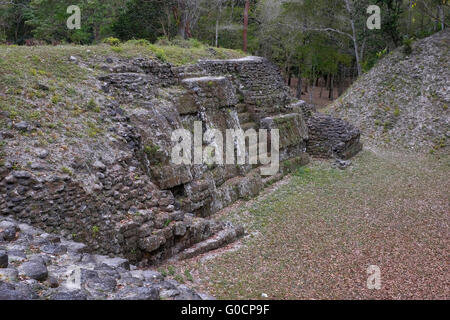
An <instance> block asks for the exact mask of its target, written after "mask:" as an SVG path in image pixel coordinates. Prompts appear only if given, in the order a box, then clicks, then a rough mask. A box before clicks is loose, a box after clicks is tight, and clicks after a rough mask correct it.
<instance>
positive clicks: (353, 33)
mask: <svg viewBox="0 0 450 320" xmlns="http://www.w3.org/2000/svg"><path fill="white" fill-rule="evenodd" d="M345 6H346V8H347V12H348V15H349V17H350V23H351V25H352V35H353V36H352V38H353V46H354V49H355V58H356V66H357V68H358V76H360V75H361V74H362V68H361V61H360V57H359V48H358V47H359V46H358V38H357V33H356V27H355V20H354V18H353V11H352V8H351V5H350V0H345Z"/></svg>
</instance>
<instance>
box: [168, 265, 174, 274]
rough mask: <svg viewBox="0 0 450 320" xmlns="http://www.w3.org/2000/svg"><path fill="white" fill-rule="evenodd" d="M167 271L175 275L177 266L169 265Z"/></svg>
mask: <svg viewBox="0 0 450 320" xmlns="http://www.w3.org/2000/svg"><path fill="white" fill-rule="evenodd" d="M167 273H168V275H169V276H174V275H175V268H174V267H173V266H168V267H167Z"/></svg>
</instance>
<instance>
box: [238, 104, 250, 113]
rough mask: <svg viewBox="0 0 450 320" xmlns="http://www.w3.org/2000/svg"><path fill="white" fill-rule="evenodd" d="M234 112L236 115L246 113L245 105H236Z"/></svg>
mask: <svg viewBox="0 0 450 320" xmlns="http://www.w3.org/2000/svg"><path fill="white" fill-rule="evenodd" d="M236 110H237V112H238V113H245V112H247V111H248V109H247V105H246V104H245V103H238V104H237V105H236Z"/></svg>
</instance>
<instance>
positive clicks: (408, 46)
mask: <svg viewBox="0 0 450 320" xmlns="http://www.w3.org/2000/svg"><path fill="white" fill-rule="evenodd" d="M414 41H415V39H414V38H409V37H405V38H404V39H403V53H404V54H405V55H407V56H408V55H410V54H411V53H412V51H413V49H412V44H413V43H414Z"/></svg>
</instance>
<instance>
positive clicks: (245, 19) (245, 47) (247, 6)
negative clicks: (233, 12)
mask: <svg viewBox="0 0 450 320" xmlns="http://www.w3.org/2000/svg"><path fill="white" fill-rule="evenodd" d="M249 10H250V0H246V1H245V9H244V33H243V40H244V45H243V51H244V52H245V53H247V46H248V39H247V37H248V12H249Z"/></svg>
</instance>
